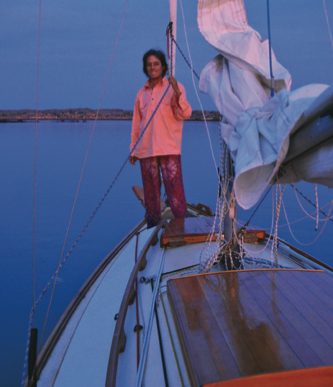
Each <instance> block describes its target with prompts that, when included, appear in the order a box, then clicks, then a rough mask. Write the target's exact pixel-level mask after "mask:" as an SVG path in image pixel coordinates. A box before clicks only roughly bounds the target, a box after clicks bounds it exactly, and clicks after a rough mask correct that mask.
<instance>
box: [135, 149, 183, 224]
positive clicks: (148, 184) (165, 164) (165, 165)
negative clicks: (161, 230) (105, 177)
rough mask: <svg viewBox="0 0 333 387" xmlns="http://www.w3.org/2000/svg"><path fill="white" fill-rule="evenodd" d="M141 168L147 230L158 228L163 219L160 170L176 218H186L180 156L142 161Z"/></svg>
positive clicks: (149, 158) (150, 158) (151, 158)
mask: <svg viewBox="0 0 333 387" xmlns="http://www.w3.org/2000/svg"><path fill="white" fill-rule="evenodd" d="M140 167H141V174H142V183H143V191H144V197H145V204H146V221H147V228H151V227H154V226H156V225H157V224H158V222H159V220H160V218H161V207H160V196H161V177H160V169H161V173H162V178H163V183H164V187H165V192H166V194H167V197H168V199H169V203H170V207H171V210H172V212H173V214H174V216H175V217H176V218H185V217H186V211H187V206H186V198H185V192H184V184H183V175H182V167H181V158H180V155H168V156H154V157H147V158H144V159H140Z"/></svg>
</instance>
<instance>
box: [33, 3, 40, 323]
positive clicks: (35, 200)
mask: <svg viewBox="0 0 333 387" xmlns="http://www.w3.org/2000/svg"><path fill="white" fill-rule="evenodd" d="M41 14H42V0H39V11H38V43H37V81H36V122H35V165H34V234H33V291H32V297H33V300H32V301H33V302H35V298H36V212H37V211H36V208H37V132H38V130H37V127H38V90H39V52H40V22H41ZM33 327H35V314H34V316H33Z"/></svg>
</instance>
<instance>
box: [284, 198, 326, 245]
mask: <svg viewBox="0 0 333 387" xmlns="http://www.w3.org/2000/svg"><path fill="white" fill-rule="evenodd" d="M282 205H283V211H284V215H285V217H286V220H287V224H288V228H289V231H290V234H291V236H292V237H293V238H294V239H295V241H296V242H297V243H299V244H300V245H302V246H311V245H313V244H314V243H315V242H316V241H317V240H318V239H319V237H320V236H321V234H322V233H323V231H324V230H325V227H326V225H327V221H328V220H329V219H330V218H329V217H327V218H326V220H325V224H324V226H323V228H322V229H321V231H320V233H319V234H318V235H317V237H316V238H315V239H314V241H313V242H311V243H302V242H300V241H299V240H298V239H297V238H296V237H295V235H294V234H293V232H292V231H291V228H290V224H291V223H289V221H288V217H287V212H286V209H285V206H284V202H283V201H282ZM332 207H333V200H332V202H331V206H330V210H329V212H328V214H330V213H331V210H332ZM328 216H329V215H328Z"/></svg>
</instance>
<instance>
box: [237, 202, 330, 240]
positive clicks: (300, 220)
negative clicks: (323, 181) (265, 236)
mask: <svg viewBox="0 0 333 387" xmlns="http://www.w3.org/2000/svg"><path fill="white" fill-rule="evenodd" d="M331 203H332V202H329V203H327V204H325V206H323V207H321V208H326V207H327V206H330V205H331ZM316 212H317V210H316V211H314V212H312V213H311V214H309V215H307V216H304V217H303V218H300V219H298V220H294V221H293V222H290V223H289V224H290V225H292V224H296V223H299V222H302V221H303V220H306V219H309V217H310V215H313V214H315V213H316ZM313 219H315V218H313ZM326 219H327V218H325V219H319V221H320V222H325V221H326ZM328 219H329V220H330V219H332V217H330V218H328ZM236 222H237V224H238V225H239V226H240V227H241V226H242V225H243V222H240V221H239V220H237V221H236ZM287 226H288V224H287V223H286V224H283V225H282V226H278V228H283V227H287ZM257 228H258V230H265V231H266V230H270V229H271V228H270V227H260V226H258V227H257ZM270 234H271V233H270Z"/></svg>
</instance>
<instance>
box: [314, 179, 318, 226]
mask: <svg viewBox="0 0 333 387" xmlns="http://www.w3.org/2000/svg"><path fill="white" fill-rule="evenodd" d="M315 195H316V207H317V214H316V215H317V219H316V227H315V231H317V230H318V224H319V200H318V189H317V184H315Z"/></svg>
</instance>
